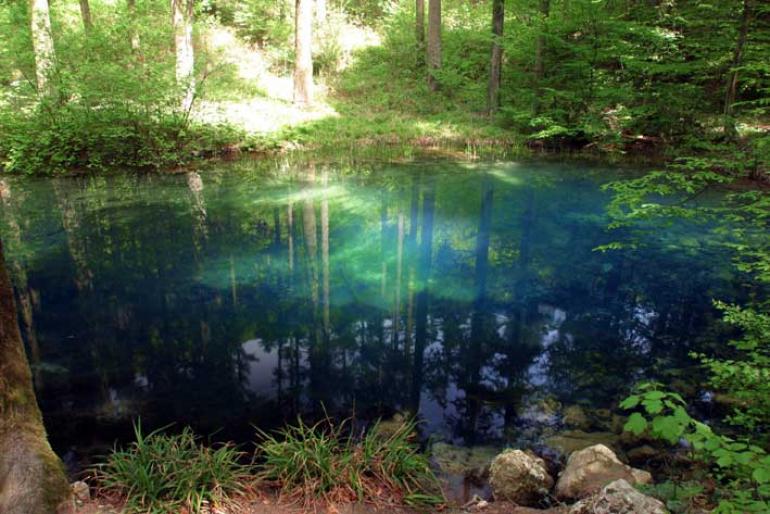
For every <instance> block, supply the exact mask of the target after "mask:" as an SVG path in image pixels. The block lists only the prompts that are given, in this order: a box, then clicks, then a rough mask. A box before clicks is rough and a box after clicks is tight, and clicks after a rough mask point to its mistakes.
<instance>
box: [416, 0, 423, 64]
mask: <svg viewBox="0 0 770 514" xmlns="http://www.w3.org/2000/svg"><path fill="white" fill-rule="evenodd" d="M414 29H415V36H416V39H417V49H418V51H420V52H422V49H423V48H425V0H415V5H414Z"/></svg>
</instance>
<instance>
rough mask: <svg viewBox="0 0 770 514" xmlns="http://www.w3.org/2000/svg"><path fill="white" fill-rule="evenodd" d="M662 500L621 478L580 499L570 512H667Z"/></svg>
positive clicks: (643, 513)
mask: <svg viewBox="0 0 770 514" xmlns="http://www.w3.org/2000/svg"><path fill="white" fill-rule="evenodd" d="M667 512H668V511H667V510H666V507H665V505H663V502H661V501H660V500H657V499H655V498H652V497H651V496H647V495H645V494H642V493H640V492H639V491H637V490H636V489H634V487H633V486H632V485H631V484H629V483H628V482H627V481H625V480H623V479H620V480H615V481H614V482H612V483H610V484H608V485H606V486H605V487H604V488H603V489H602V490H601V491H600V492H598V493H597V494H595V495H594V496H591V497H590V498H586V499H584V500H581V501H579V502H578V503H576V504H575V505H573V506H572V508H571V509H570V510H569V514H666V513H667Z"/></svg>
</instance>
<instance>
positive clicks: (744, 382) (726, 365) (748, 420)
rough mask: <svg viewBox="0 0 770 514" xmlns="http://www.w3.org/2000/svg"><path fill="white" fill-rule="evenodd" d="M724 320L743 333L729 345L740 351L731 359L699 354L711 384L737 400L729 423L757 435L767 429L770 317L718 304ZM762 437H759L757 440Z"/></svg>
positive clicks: (769, 398) (769, 399)
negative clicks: (709, 373) (709, 375)
mask: <svg viewBox="0 0 770 514" xmlns="http://www.w3.org/2000/svg"><path fill="white" fill-rule="evenodd" d="M717 306H718V307H719V308H720V309H721V310H722V311H723V312H724V320H725V322H727V323H728V324H730V325H733V326H735V327H736V328H738V329H740V330H741V332H742V337H741V338H740V339H737V340H735V341H732V342H731V343H730V344H731V346H733V347H734V348H735V349H736V350H738V351H739V353H738V355H737V356H736V357H734V358H730V359H717V358H713V357H707V356H705V355H698V356H697V357H699V358H700V359H701V361H702V362H703V364H704V365H705V366H706V368H707V369H708V370H709V371H710V372H711V380H710V381H711V384H712V385H713V386H714V387H716V388H717V389H719V390H721V391H726V392H727V394H728V395H729V396H730V397H731V398H734V399H735V400H737V404H738V405H737V406H736V407H735V412H734V413H733V414H732V416H730V418H729V421H730V422H731V423H733V424H735V425H737V426H740V427H745V428H746V429H748V430H751V431H754V432H756V433H757V434H764V433H767V428H768V427H770V316H769V315H767V314H761V313H759V312H757V311H755V310H753V309H746V308H741V307H738V306H735V305H726V304H723V303H720V302H717ZM760 437H761V436H758V438H760Z"/></svg>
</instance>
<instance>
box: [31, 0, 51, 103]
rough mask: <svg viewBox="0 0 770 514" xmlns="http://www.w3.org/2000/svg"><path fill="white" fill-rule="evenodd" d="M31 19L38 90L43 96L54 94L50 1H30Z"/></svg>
mask: <svg viewBox="0 0 770 514" xmlns="http://www.w3.org/2000/svg"><path fill="white" fill-rule="evenodd" d="M30 18H31V28H32V49H33V52H34V54H35V77H36V79H37V90H38V93H40V94H41V95H46V96H48V95H50V94H51V93H52V88H51V82H50V81H51V78H52V75H53V71H54V65H55V59H56V55H55V52H54V46H53V35H52V33H51V15H50V9H49V7H48V0H31V1H30Z"/></svg>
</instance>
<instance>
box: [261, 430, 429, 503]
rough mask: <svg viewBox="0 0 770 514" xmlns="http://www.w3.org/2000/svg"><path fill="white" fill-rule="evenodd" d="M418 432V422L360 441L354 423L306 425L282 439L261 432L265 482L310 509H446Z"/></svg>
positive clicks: (370, 433) (369, 434) (372, 432)
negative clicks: (342, 505)
mask: <svg viewBox="0 0 770 514" xmlns="http://www.w3.org/2000/svg"><path fill="white" fill-rule="evenodd" d="M414 430H415V424H414V422H406V423H404V424H402V425H400V426H399V427H398V428H397V429H395V430H394V431H393V432H391V433H390V434H387V435H386V434H385V433H384V431H381V430H379V429H378V425H375V426H374V427H373V428H372V429H371V430H369V431H368V432H367V433H365V434H363V435H360V434H356V433H355V432H354V430H352V428H351V427H350V424H349V423H348V422H342V423H339V424H336V425H335V424H334V423H332V422H331V421H330V420H329V419H326V420H324V421H322V422H320V423H318V424H315V425H312V426H308V425H306V424H304V423H303V422H302V421H301V420H300V421H298V423H297V425H295V426H290V427H288V428H285V429H283V430H281V431H280V432H278V434H277V436H272V435H268V434H266V433H264V432H259V435H260V436H261V437H262V438H263V439H264V441H263V442H262V443H261V444H260V445H259V453H260V454H261V456H262V457H263V459H264V461H263V462H262V464H261V471H260V473H259V476H260V478H261V479H263V480H265V481H268V482H273V483H275V484H277V485H278V486H280V487H281V488H282V491H283V492H284V493H285V494H286V495H287V496H288V497H290V498H292V499H294V500H299V501H302V502H303V503H305V504H309V503H311V502H313V501H315V500H321V501H326V502H330V503H337V502H349V501H359V502H373V503H391V502H392V503H406V504H411V505H423V506H425V505H431V504H436V503H440V502H441V501H442V497H441V493H440V489H439V487H438V482H437V480H436V477H435V476H434V475H433V472H432V471H431V469H430V465H429V463H428V460H427V458H426V457H425V456H424V455H422V454H420V453H419V451H418V449H417V447H416V445H415V444H414V443H413V442H412V438H413V434H414ZM357 435H359V437H357Z"/></svg>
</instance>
